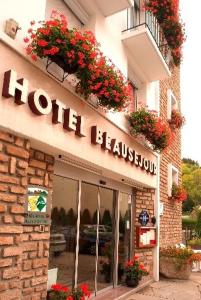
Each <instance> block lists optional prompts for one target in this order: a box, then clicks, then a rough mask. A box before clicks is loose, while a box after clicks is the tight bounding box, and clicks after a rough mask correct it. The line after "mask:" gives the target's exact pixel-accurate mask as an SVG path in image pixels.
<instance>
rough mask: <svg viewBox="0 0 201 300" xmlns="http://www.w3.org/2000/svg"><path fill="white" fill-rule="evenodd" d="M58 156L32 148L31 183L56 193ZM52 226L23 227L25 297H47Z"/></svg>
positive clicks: (35, 299)
mask: <svg viewBox="0 0 201 300" xmlns="http://www.w3.org/2000/svg"><path fill="white" fill-rule="evenodd" d="M53 164H54V159H53V157H52V156H49V155H47V154H44V153H42V152H40V151H37V150H34V149H30V157H29V166H28V176H27V178H28V184H33V185H39V186H45V187H47V188H48V189H49V192H50V193H52V174H53ZM49 235H50V226H45V227H44V232H40V227H39V226H24V227H23V249H24V252H23V258H22V275H21V278H22V284H23V292H22V295H23V296H22V299H23V300H37V299H38V300H40V299H46V288H47V270H48V256H49Z"/></svg>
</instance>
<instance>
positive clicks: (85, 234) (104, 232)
mask: <svg viewBox="0 0 201 300" xmlns="http://www.w3.org/2000/svg"><path fill="white" fill-rule="evenodd" d="M97 230H98V235H99V242H98V252H99V255H102V253H103V251H104V248H105V243H106V242H108V241H111V237H112V229H111V227H110V226H106V225H99V226H98V225H82V226H81V228H80V243H79V250H80V253H86V254H91V255H95V254H96V238H97Z"/></svg>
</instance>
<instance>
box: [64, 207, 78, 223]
mask: <svg viewBox="0 0 201 300" xmlns="http://www.w3.org/2000/svg"><path fill="white" fill-rule="evenodd" d="M66 219H67V222H66V225H75V224H76V221H77V217H76V215H75V213H74V210H73V208H70V209H69V211H68V213H67V214H66Z"/></svg>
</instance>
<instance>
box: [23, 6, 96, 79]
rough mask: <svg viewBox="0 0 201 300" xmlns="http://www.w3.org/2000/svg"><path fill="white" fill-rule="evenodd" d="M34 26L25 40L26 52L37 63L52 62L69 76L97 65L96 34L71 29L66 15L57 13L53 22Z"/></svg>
mask: <svg viewBox="0 0 201 300" xmlns="http://www.w3.org/2000/svg"><path fill="white" fill-rule="evenodd" d="M34 26H35V22H34V21H32V22H31V28H29V29H28V35H29V36H28V37H25V38H24V42H25V43H27V46H26V52H27V54H28V55H31V57H32V59H33V60H37V58H38V57H39V58H48V59H50V60H51V61H53V62H55V63H56V64H58V65H59V66H60V67H61V68H62V69H63V70H64V71H65V72H67V73H69V74H72V73H77V71H78V70H79V69H82V68H84V67H85V65H86V64H93V63H94V61H95V58H96V56H97V53H98V48H97V46H98V45H97V42H96V39H95V37H94V35H93V33H92V32H90V31H84V32H83V33H82V32H81V31H79V30H78V29H75V28H73V29H69V28H68V22H67V19H66V17H65V16H64V15H63V14H59V13H57V11H56V10H54V11H53V13H52V17H51V19H50V20H47V21H40V22H39V24H38V27H37V28H34Z"/></svg>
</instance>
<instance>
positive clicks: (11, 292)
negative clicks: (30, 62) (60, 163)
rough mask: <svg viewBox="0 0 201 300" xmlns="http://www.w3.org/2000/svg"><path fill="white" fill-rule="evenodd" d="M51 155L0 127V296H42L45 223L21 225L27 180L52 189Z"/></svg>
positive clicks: (25, 298)
mask: <svg viewBox="0 0 201 300" xmlns="http://www.w3.org/2000/svg"><path fill="white" fill-rule="evenodd" d="M53 163H54V160H53V157H51V156H49V155H46V154H44V153H42V152H39V151H36V150H33V149H30V143H29V141H28V140H25V139H21V138H19V137H16V136H14V135H11V134H9V133H5V132H2V131H0V300H1V299H2V300H5V299H6V300H11V299H15V300H17V299H19V300H22V299H23V300H37V299H38V300H39V299H40V300H41V299H46V282H47V269H48V255H49V251H48V249H49V226H45V228H44V232H40V228H39V226H24V225H23V223H24V203H25V200H26V194H27V185H28V184H37V185H41V186H45V187H47V188H48V189H49V190H50V193H51V191H52V174H53Z"/></svg>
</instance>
